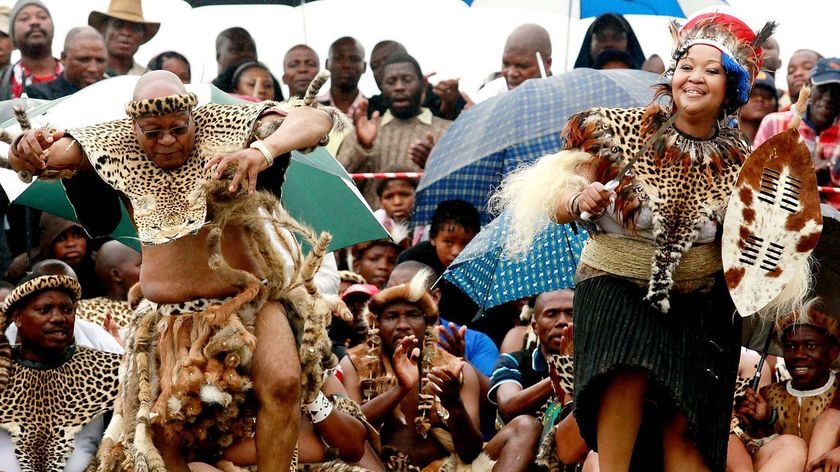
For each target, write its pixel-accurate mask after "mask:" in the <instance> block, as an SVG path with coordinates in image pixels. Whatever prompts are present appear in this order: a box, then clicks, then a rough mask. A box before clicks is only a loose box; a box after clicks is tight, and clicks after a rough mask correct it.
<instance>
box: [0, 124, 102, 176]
mask: <svg viewBox="0 0 840 472" xmlns="http://www.w3.org/2000/svg"><path fill="white" fill-rule="evenodd" d="M9 162H10V163H11V165H12V168H14V169H15V170H17V171H28V172H31V173H32V174H34V175H39V174H41V173H42V172H44V171H45V170H84V169H85V168H87V167H89V165H90V164H89V163H88V161H87V158H86V156H85V154H84V151H83V150H82V147H81V146H79V143H77V142H76V141H75V140H74V139H73V138H71V137H69V136H64V132H63V131H52V132H51V131H50V130H48V129H46V128H37V129H34V130H29V131H25V132H24V133H23V134H22V135H21V136H19V137H18V138H16V139H15V140H14V141H13V142H12V146H10V147H9Z"/></svg>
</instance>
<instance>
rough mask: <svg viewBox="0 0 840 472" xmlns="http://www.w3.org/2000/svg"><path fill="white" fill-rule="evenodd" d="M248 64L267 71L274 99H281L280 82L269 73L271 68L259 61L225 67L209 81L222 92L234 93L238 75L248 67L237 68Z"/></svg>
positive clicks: (278, 100) (279, 100)
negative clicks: (272, 86) (272, 85)
mask: <svg viewBox="0 0 840 472" xmlns="http://www.w3.org/2000/svg"><path fill="white" fill-rule="evenodd" d="M248 64H251V66H253V65H258V66H259V67H262V68H264V69H265V70H267V71H268V74H269V76H271V83H273V84H274V101H275V102H281V101H283V89H281V88H280V82H279V81H278V80H277V78H276V77H274V74H272V73H271V70H269V69H268V67H266V66H265V64H263V63H261V62H252V61H249V62H243V63H241V64H237V65H233V66H230V67H228V68H227V69H225V70H223V71H222V73H221V74H219V76H218V77H216V78H215V79H213V81H212V82H211V83H212V84H213V85H215V86H216V87H218V88H219V90H221V91H222V92H227V93H234V92H235V91H236V79H239V75H240V74H242V72H245V70H247V69H249V68H250V67H245V68H243V69H242V70H239V68H240V67H242V66H246V65H248ZM237 71H239V74H236V72H237Z"/></svg>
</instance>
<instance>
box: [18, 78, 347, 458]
mask: <svg viewBox="0 0 840 472" xmlns="http://www.w3.org/2000/svg"><path fill="white" fill-rule="evenodd" d="M196 105H197V97H196V95H195V94H192V93H187V92H186V90H185V88H184V86H183V85H182V84H181V82H180V80H178V78H177V77H176V76H175V75H174V74H172V73H170V72H167V71H153V72H149V73H147V74H145V75H144V76H143V77H141V78H140V79H139V81H138V82H137V85H136V88H135V90H134V97H133V100H132V101H131V102H129V103H128V104H127V105H126V112H127V114H128V115H129V118H126V119H122V120H116V121H111V122H107V123H102V124H99V125H93V126H88V127H84V128H76V129H68V130H66V131H55V130H48V129H44V128H39V129H35V130H30V131H27V132H25V133H24V134H22V135H20V136H19V137H18V138H17V139H16V141H15V142H13V143H12V146H11V149H10V152H9V160H10V162H11V163H12V165H13V167H14V168H15V169H16V170H19V171H28V172H31V173H33V174H35V175H40V176H41V178H49V177H52V178H56V177H59V178H63V179H65V185H66V187H67V189H68V194H69V195H70V196H71V200H74V203H75V204H76V210H77V214H78V215H79V217H80V219H82V220H83V222H85V221H86V222H88V223H89V225H88V226H89V227H90V228H91V230H92V231H96V230H103V229H102V226H103V223H102V219H101V217H102V216H107V215H108V214H109V212H108V210H109V209H113V208H117V209H118V208H119V205H118V200H114V199H111V196H112V195H114V192H113V190H115V191H116V194H117V195H118V196H119V197H120V198H121V199H122V201H123V202H124V203H125V204H126V206H127V207H128V209H129V214H130V215H131V216H132V219H133V222H134V224H135V225H136V227H137V230H138V235H139V238H140V240H141V243H142V244H143V251H142V253H143V265H142V270H141V276H140V290H141V292H142V297H143V299H142V301H141V302H140V304H139V306H138V308H137V311H136V312H135V315H134V317H133V319H132V324H131V326H130V328H129V334H128V340H127V343H126V351H127V352H126V358H125V361H124V366H123V375H122V376H121V379H120V393H119V397H118V399H117V405H116V411H115V415H114V420H113V421H112V422H111V425H110V426H109V428H108V430H107V432H106V435H105V438H104V440H103V443H102V447H101V449H100V452H99V460H100V461H102V463H101V464H100V466H99V467H100V470H122V468H125V467H128V466H130V468H134V469H142V470H153V471H164V470H169V471H187V470H188V468H187V462H188V461H190V460H197V459H202V460H204V461H211V462H213V461H217V460H221V459H222V458H223V457H222V456H223V453H224V448H225V447H226V446H228V445H230V444H232V443H233V442H234V441H236V440H237V439H240V438H243V437H248V436H250V435H253V434H254V432H255V435H256V443H257V451H258V463H259V468H260V469H261V470H273V471H279V470H288V469H289V467H290V464H291V463H292V457H293V451H294V447H295V442H296V440H297V437H298V424H299V418H300V399H301V397H303V400H304V402H305V403H307V402H313V401H314V400H315V399H316V395H317V393H318V391H319V390H320V385H321V382H322V380H321V379H322V370H321V369H322V367H323V366H322V365H321V364H322V358H323V359H326V361H325V362H324V363H325V364H329V361H330V359H331V356H330V354H329V342H328V339H327V337H326V333H325V331H324V325H325V324H326V323H327V322H328V316H329V311H330V308H331V307H330V306H329V304H328V303H327V302H326V301H325V300H324V299H323V298H322V297H321V296H320V293H319V292H318V291H317V289H316V288H315V287H314V284H313V283H312V277H313V276H314V272H315V271H316V270H317V268H318V267H319V265H320V257H323V251H324V249H325V247H326V244H327V242H328V240H329V236H328V235H326V236H324V235H322V236H321V237H320V238H315V237H314V236H313V235H312V234H311V231H309V230H307V229H306V228H303V227H301V226H300V225H299V224H297V223H296V222H294V220H292V219H291V218H290V217H288V215H286V214H285V211H284V210H283V209H282V207H281V206H280V205H279V202H278V200H277V198H276V196H275V194H272V193H269V192H264V191H259V192H258V191H257V189H258V180H260V181H259V184H260V188H263V186H262V184H263V183H264V182H263V180H262V179H258V175H260V174H261V173H262V176H263V177H268V179H270V180H271V181H272V182H271V183H272V184H273V185H274V188H275V193H276V191H277V187H278V186H279V185H280V184H281V183H282V177H283V173H284V171H285V167H286V166H287V165H288V163H289V153H290V152H291V151H293V150H295V149H305V148H311V147H313V146H315V145H317V144H318V143H319V142H320V141H321V140H322V138H324V137H325V136H326V135H327V133H328V132H329V131H330V129H331V127H332V120H331V117H330V115H329V114H328V113H326V112H324V111H321V110H317V109H315V108H312V107H306V106H299V107H293V108H291V109H288V110H282V109H280V108H279V104H277V103H273V102H262V103H259V104H252V105H216V104H207V105H203V106H200V107H198V106H196ZM275 158H277V162H276V163H275V162H274V161H275ZM90 189H97V192H99V193H96V194H93V195H91V194H90V192H91V190H90ZM111 189H113V190H111ZM85 192H88V194H87V195H84V194H85ZM80 195H81V196H82V197H87V199H86V203H87V205H85V199H84V198H80ZM115 202H116V203H115ZM103 214H104V215H103ZM91 216H94V217H93V218H91ZM103 231H105V232H108V231H109V230H108V229H105V230H103ZM293 233H301V234H302V235H303V236H304V237H305V238H307V239H309V240H310V242H311V243H312V247H313V251H312V253H311V254H310V256H309V257H307V258H306V259H304V258H303V256H302V254H301V251H300V249H299V247H298V246H297V242H296V241H295V238H294V237H293ZM263 339H266V340H270V341H271V342H265V341H262V340H263ZM257 340H260V342H258V341H257ZM296 344H299V345H300V346H301V347H300V351H299V354H300V357H301V362H300V363H298V362H297V361H295V360H294V359H296V358H297V355H298V350H297V348H296ZM277 359H284V360H287V361H285V362H277ZM332 362H333V363H334V362H335V361H334V358H332ZM301 374H303V376H304V378H303V379H302V378H301ZM302 385H303V386H302ZM254 400H256V401H254ZM256 405H259V409H258V410H257V409H256ZM255 417H256V423H254V421H255V419H254V418H255Z"/></svg>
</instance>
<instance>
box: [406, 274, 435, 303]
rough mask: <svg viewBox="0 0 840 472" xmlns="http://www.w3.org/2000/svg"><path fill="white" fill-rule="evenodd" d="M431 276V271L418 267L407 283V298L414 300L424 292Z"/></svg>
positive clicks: (418, 298)
mask: <svg viewBox="0 0 840 472" xmlns="http://www.w3.org/2000/svg"><path fill="white" fill-rule="evenodd" d="M431 277H432V272H431V271H430V270H429V269H420V270H418V271H417V273H416V274H414V277H412V278H411V281H410V282H409V283H408V300H409V301H412V302H416V301H417V300H420V297H422V296H423V295H425V294H426V290H427V288H428V287H429V279H430V278H431Z"/></svg>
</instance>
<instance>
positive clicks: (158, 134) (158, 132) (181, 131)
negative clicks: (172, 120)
mask: <svg viewBox="0 0 840 472" xmlns="http://www.w3.org/2000/svg"><path fill="white" fill-rule="evenodd" d="M190 121H192V117H190ZM135 123H137V122H136V121H135ZM137 127H138V128H139V129H140V132H141V133H143V136H145V137H146V138H148V139H154V140H158V139H160V138H162V137H163V134H164V133H169V134H170V135H172V136H173V137H177V136H183V135H185V134H187V133H188V132H189V131H190V125H189V124H186V125H182V126H176V127H174V128H169V129H143V127H142V126H140V123H137Z"/></svg>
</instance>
